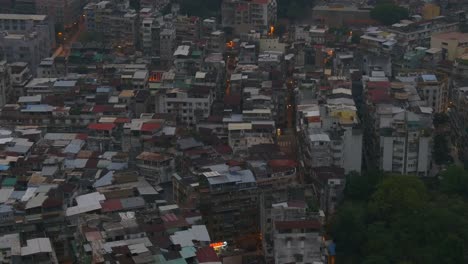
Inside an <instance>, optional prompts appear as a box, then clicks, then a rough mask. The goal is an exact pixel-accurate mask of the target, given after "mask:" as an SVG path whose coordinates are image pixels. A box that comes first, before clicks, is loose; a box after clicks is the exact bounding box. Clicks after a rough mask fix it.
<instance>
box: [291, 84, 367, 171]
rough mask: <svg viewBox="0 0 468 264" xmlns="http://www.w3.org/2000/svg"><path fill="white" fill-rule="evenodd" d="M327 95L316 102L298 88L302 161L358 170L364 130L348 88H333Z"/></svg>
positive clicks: (314, 165)
mask: <svg viewBox="0 0 468 264" xmlns="http://www.w3.org/2000/svg"><path fill="white" fill-rule="evenodd" d="M332 79H333V77H330V78H329V80H332ZM339 86H341V85H339ZM343 86H344V85H343ZM326 97H327V99H326V101H324V103H323V104H319V103H318V101H317V100H316V99H308V98H307V97H306V92H305V91H304V92H301V91H300V92H299V95H298V98H297V99H296V100H298V102H300V103H299V104H298V106H297V114H298V116H297V124H298V128H299V129H301V130H302V140H303V141H302V142H303V147H302V149H303V153H304V155H305V157H306V159H305V160H304V162H305V164H306V165H307V166H308V167H310V168H318V167H329V166H336V167H338V168H344V169H345V172H346V173H349V172H351V171H356V172H360V171H361V164H362V142H363V141H362V138H363V133H362V128H361V125H360V120H359V119H358V117H357V109H356V106H355V103H354V100H353V99H352V96H351V89H348V88H336V89H332V90H331V93H330V94H328V95H326Z"/></svg>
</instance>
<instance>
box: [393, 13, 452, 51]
mask: <svg viewBox="0 0 468 264" xmlns="http://www.w3.org/2000/svg"><path fill="white" fill-rule="evenodd" d="M458 24H459V22H456V21H451V20H449V19H448V18H445V17H438V18H434V19H431V20H423V21H418V22H414V21H410V20H402V21H400V23H396V24H393V25H392V26H391V27H389V28H388V32H390V33H394V34H395V35H396V38H397V39H398V45H399V46H401V47H406V49H408V48H415V47H418V46H423V47H429V46H430V42H431V36H432V35H434V34H437V33H444V32H453V31H457V30H458Z"/></svg>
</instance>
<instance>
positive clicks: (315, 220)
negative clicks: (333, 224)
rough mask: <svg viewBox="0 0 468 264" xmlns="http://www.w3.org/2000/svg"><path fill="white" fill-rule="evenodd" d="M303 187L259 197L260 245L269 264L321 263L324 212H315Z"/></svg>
mask: <svg viewBox="0 0 468 264" xmlns="http://www.w3.org/2000/svg"><path fill="white" fill-rule="evenodd" d="M310 199H313V198H312V197H306V196H305V192H304V187H295V188H291V189H290V190H289V191H286V192H277V193H271V194H270V193H268V194H265V195H262V196H261V202H262V203H263V206H262V208H261V230H262V236H263V239H262V243H263V250H264V254H265V257H266V259H267V262H268V263H315V262H317V263H322V262H321V260H322V253H321V248H322V246H323V245H322V239H321V229H322V221H323V212H318V211H314V209H313V208H310V207H309V205H308V204H307V202H306V200H310Z"/></svg>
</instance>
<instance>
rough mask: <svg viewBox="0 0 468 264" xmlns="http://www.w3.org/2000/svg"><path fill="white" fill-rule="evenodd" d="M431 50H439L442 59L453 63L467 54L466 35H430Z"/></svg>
mask: <svg viewBox="0 0 468 264" xmlns="http://www.w3.org/2000/svg"><path fill="white" fill-rule="evenodd" d="M431 48H439V49H441V50H442V58H443V59H444V60H450V61H453V60H455V59H456V58H458V57H459V56H461V55H463V54H465V53H468V33H461V32H447V33H441V34H436V35H432V37H431Z"/></svg>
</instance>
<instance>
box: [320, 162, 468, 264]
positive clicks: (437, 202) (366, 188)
mask: <svg viewBox="0 0 468 264" xmlns="http://www.w3.org/2000/svg"><path fill="white" fill-rule="evenodd" d="M345 196H346V198H345V202H344V203H343V204H342V205H341V206H340V208H339V209H338V212H337V214H336V215H335V216H334V218H333V219H332V221H331V222H330V225H329V228H328V229H329V232H330V234H331V236H332V238H333V239H334V240H335V242H336V245H337V247H336V252H337V263H351V264H352V263H364V264H371V263H372V264H374V263H375V264H385V263H388V264H390V263H392V264H393V263H397V264H398V263H399V264H403V263H405V264H411V263H414V264H417V263H425V264H431V263H434V264H435V263H447V264H448V263H468V243H467V242H468V172H467V171H465V170H464V169H463V168H459V167H454V166H452V167H449V168H448V169H447V170H446V171H444V172H443V173H442V174H441V175H440V177H439V179H435V180H432V181H427V182H423V181H422V180H421V179H420V178H418V177H415V176H408V175H385V174H383V173H379V172H369V173H364V174H363V175H358V174H352V175H350V176H349V177H348V179H347V186H346V190H345Z"/></svg>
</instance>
